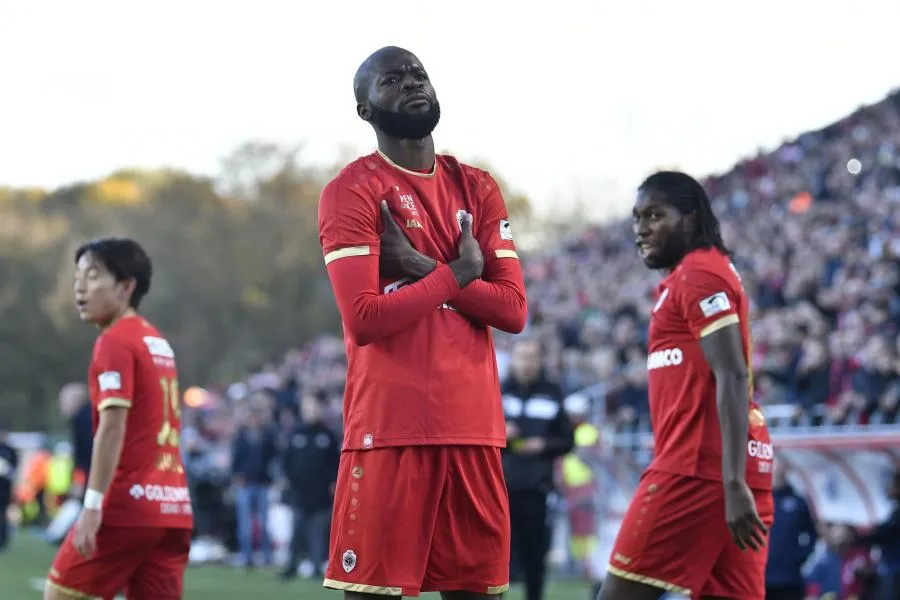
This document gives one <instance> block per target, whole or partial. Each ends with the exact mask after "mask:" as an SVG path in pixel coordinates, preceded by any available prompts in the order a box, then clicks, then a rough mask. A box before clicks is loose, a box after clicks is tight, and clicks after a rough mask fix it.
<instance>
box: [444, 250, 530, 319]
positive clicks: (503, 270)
mask: <svg viewBox="0 0 900 600" xmlns="http://www.w3.org/2000/svg"><path fill="white" fill-rule="evenodd" d="M495 252H496V251H495ZM453 308H455V309H457V310H458V311H460V312H461V313H463V314H465V315H467V316H469V317H471V318H473V319H475V320H476V321H478V322H479V323H482V324H484V325H487V326H489V327H494V328H496V329H499V330H501V331H505V332H507V333H520V332H521V331H522V330H523V329H525V322H526V319H527V318H528V300H527V298H526V297H525V282H524V279H523V277H522V266H521V265H520V264H519V261H518V260H517V259H515V258H494V259H492V260H491V261H490V262H489V263H488V264H487V265H486V266H485V272H484V275H483V276H482V279H479V280H477V281H473V282H472V284H471V285H469V286H467V287H466V288H465V289H463V290H461V291H460V293H459V295H457V297H456V299H455V300H454V301H453Z"/></svg>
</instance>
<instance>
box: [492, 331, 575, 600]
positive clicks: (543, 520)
mask: <svg viewBox="0 0 900 600" xmlns="http://www.w3.org/2000/svg"><path fill="white" fill-rule="evenodd" d="M542 364H543V351H542V348H541V344H540V342H539V341H538V340H535V339H531V338H523V339H518V340H516V342H515V343H514V345H513V349H512V358H511V362H510V374H509V377H508V378H507V379H506V380H505V381H504V382H503V384H502V386H501V392H502V394H503V411H504V413H505V415H506V438H507V448H506V450H505V451H504V453H503V472H504V475H505V476H506V487H507V490H508V492H509V513H510V522H511V526H512V565H511V567H512V569H511V570H512V572H513V573H514V574H521V575H522V579H524V582H525V598H526V600H541V598H543V593H544V582H545V580H546V571H547V567H546V555H547V552H548V550H549V548H550V534H551V530H550V525H549V519H548V514H547V512H548V511H547V500H548V496H549V494H550V493H551V492H552V491H553V467H554V461H555V459H557V458H558V457H561V456H563V455H565V454H567V453H568V452H569V451H571V450H572V448H573V447H574V445H575V441H574V434H573V428H572V423H571V421H570V420H569V417H568V416H567V415H566V411H565V410H563V391H562V388H561V387H560V386H559V384H557V383H555V382H553V381H550V380H549V379H548V378H547V376H546V373H545V372H544V369H543V368H542Z"/></svg>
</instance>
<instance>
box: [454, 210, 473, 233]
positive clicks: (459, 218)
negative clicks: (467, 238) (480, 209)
mask: <svg viewBox="0 0 900 600" xmlns="http://www.w3.org/2000/svg"><path fill="white" fill-rule="evenodd" d="M471 216H472V215H470V214H469V213H468V212H466V211H464V210H462V209H460V210H458V211H456V224H457V225H459V230H460V231H462V224H463V221H465V219H466V217H471Z"/></svg>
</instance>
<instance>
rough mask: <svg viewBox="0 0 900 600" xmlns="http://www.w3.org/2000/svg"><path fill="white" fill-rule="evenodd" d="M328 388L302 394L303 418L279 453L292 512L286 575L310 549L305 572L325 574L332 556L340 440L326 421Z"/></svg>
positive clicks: (290, 574)
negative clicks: (325, 391) (330, 536)
mask: <svg viewBox="0 0 900 600" xmlns="http://www.w3.org/2000/svg"><path fill="white" fill-rule="evenodd" d="M326 401H327V399H326V397H325V395H324V394H321V395H315V394H312V393H309V392H307V393H305V394H303V396H302V398H301V400H300V413H301V414H300V417H301V419H300V422H299V423H297V425H296V426H295V428H294V430H293V431H292V432H291V434H290V436H289V438H288V440H287V444H286V445H285V447H284V448H283V454H282V457H281V460H282V465H283V473H284V477H285V478H286V479H287V482H288V485H289V489H290V496H291V499H292V504H293V506H292V508H293V513H294V533H293V536H292V537H291V555H290V558H289V559H288V562H287V565H286V566H285V569H284V571H283V572H282V577H283V578H285V579H291V578H293V577H295V576H296V575H297V567H298V566H300V565H301V560H302V559H303V557H304V555H306V557H307V558H306V561H305V564H306V568H305V569H301V571H302V574H303V575H304V576H305V577H312V576H313V575H324V574H325V564H326V562H327V561H328V532H329V528H330V526H331V509H332V501H333V497H334V489H335V482H336V481H337V472H338V462H339V461H340V457H341V442H340V440H339V439H338V436H337V435H336V434H335V433H334V432H333V431H332V430H331V429H330V428H329V427H328V426H327V425H326V424H325V420H324V416H325V403H326Z"/></svg>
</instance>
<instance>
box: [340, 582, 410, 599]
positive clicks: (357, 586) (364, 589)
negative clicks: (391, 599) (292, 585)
mask: <svg viewBox="0 0 900 600" xmlns="http://www.w3.org/2000/svg"><path fill="white" fill-rule="evenodd" d="M322 587H327V588H331V589H333V590H341V591H343V592H356V593H357V594H377V595H379V596H402V595H403V589H402V588H398V587H388V586H384V585H366V584H364V583H347V582H345V581H338V580H336V579H326V580H325V581H323V582H322Z"/></svg>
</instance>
